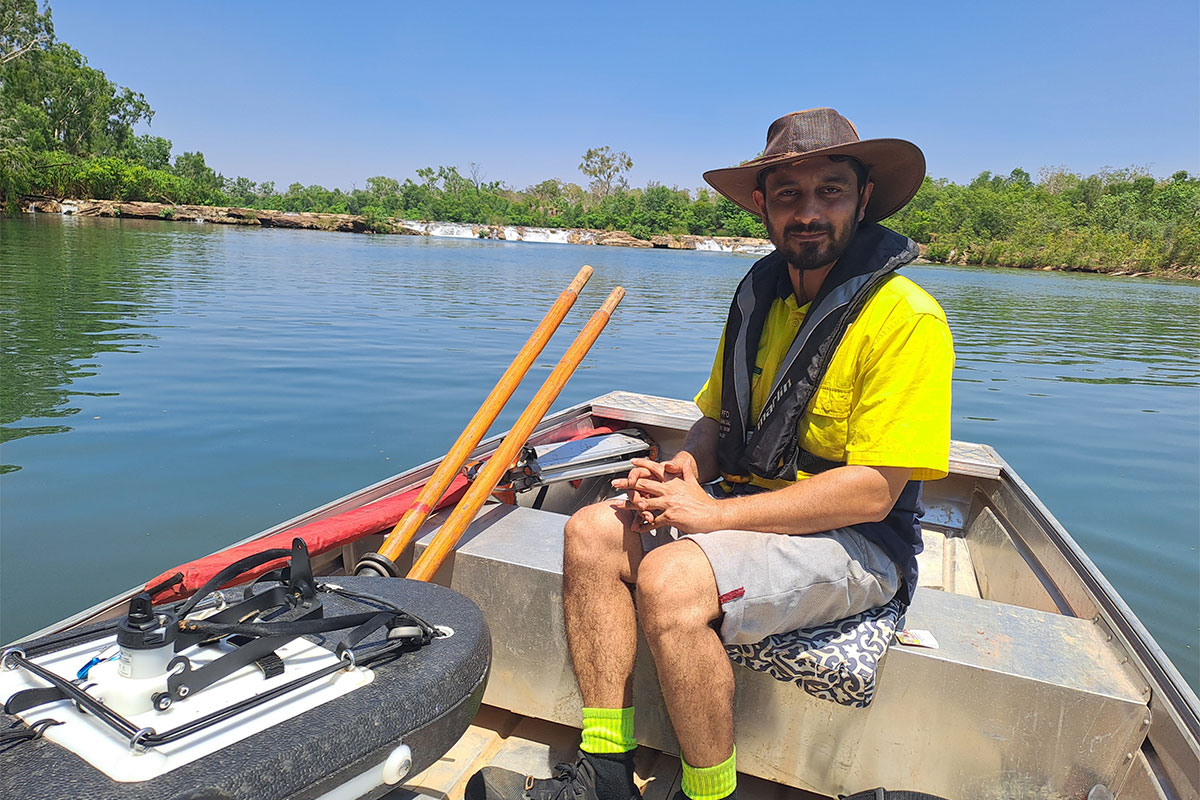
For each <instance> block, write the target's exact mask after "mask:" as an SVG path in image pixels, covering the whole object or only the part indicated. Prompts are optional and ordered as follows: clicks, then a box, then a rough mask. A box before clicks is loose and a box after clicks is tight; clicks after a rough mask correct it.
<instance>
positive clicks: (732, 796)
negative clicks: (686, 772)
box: [671, 787, 737, 800]
mask: <svg viewBox="0 0 1200 800" xmlns="http://www.w3.org/2000/svg"><path fill="white" fill-rule="evenodd" d="M671 800H692V798H690V797H688V796H687V795H686V794H684V793H683V789H680V790H679V791H677V792H676V793H675V796H674V797H672V798H671ZM722 800H737V788H736V787H735V788H734V790H733V791H732V792H730V793H729V794H727V795H725V797H723V798H722Z"/></svg>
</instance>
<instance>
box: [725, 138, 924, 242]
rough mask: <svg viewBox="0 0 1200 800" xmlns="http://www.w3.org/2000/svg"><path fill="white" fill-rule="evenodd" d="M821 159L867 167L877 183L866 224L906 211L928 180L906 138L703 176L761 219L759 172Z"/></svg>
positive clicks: (787, 156) (767, 159) (766, 160)
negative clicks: (850, 158) (757, 196)
mask: <svg viewBox="0 0 1200 800" xmlns="http://www.w3.org/2000/svg"><path fill="white" fill-rule="evenodd" d="M820 156H853V157H854V158H857V159H858V160H859V161H861V162H862V163H863V164H865V165H866V167H867V169H868V170H869V174H870V180H871V182H872V183H874V184H875V188H874V189H873V190H872V192H871V201H870V202H869V203H867V208H866V213H865V215H864V217H863V219H864V221H866V222H878V221H879V220H881V219H886V218H887V217H890V216H891V215H892V214H895V213H896V212H897V211H899V210H900V209H902V208H904V206H905V205H907V204H908V201H909V200H912V199H913V196H914V195H916V193H917V190H918V189H920V188H921V181H923V180H924V179H925V154H924V153H922V152H921V148H919V147H917V146H916V145H915V144H913V143H912V142H907V141H905V140H903V139H866V140H863V141H859V142H850V143H848V144H840V145H837V146H836V147H824V148H821V149H820V150H810V151H808V152H807V153H781V154H779V155H771V156H762V157H760V158H756V159H754V160H753V161H747V162H746V163H745V164H740V165H738V166H736V167H727V168H725V169H714V170H709V171H708V172H706V173H704V180H706V181H708V183H709V185H711V186H712V187H713V188H714V189H716V190H717V191H718V192H720V193H721V194H723V195H725V196H726V197H728V198H729V199H730V200H732V201H733V202H734V203H736V204H737V205H739V206H741V207H742V208H744V209H746V210H747V211H749V212H750V213H751V214H754V215H755V216H759V211H758V206H756V205H755V204H754V190H755V189H756V188H758V173H760V172H762V171H763V170H764V169H767V168H769V167H775V166H779V165H780V164H794V163H797V162H799V161H805V160H808V159H810V158H817V157H820Z"/></svg>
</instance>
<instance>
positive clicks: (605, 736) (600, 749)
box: [579, 707, 637, 755]
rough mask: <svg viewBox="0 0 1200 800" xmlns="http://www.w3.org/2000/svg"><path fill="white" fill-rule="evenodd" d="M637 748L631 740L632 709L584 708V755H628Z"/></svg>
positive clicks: (580, 745)
mask: <svg viewBox="0 0 1200 800" xmlns="http://www.w3.org/2000/svg"><path fill="white" fill-rule="evenodd" d="M635 747H637V741H636V740H635V739H634V738H633V708H632V707H630V708H585V709H584V710H583V741H582V742H580V744H579V749H580V750H582V751H583V752H585V753H593V754H596V755H599V754H601V753H628V752H629V751H630V750H632V749H633V748H635Z"/></svg>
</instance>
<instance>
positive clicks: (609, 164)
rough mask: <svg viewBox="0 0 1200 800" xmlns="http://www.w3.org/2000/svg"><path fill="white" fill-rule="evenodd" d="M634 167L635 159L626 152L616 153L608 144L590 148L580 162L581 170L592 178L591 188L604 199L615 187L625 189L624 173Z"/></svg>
mask: <svg viewBox="0 0 1200 800" xmlns="http://www.w3.org/2000/svg"><path fill="white" fill-rule="evenodd" d="M631 169H633V159H632V158H630V157H629V156H628V155H626V154H625V153H623V152H621V153H614V152H613V151H612V148H611V147H609V146H608V145H605V146H604V147H592V148H589V149H588V151H587V152H586V153H584V154H583V161H581V162H580V163H579V171H580V172H582V173H583V174H584V175H586V176H587V177H589V178H591V179H592V182H591V184H590V186H589V188H590V189H591V190H592V193H593V194H594V195H596V196H597V197H598V198H600V199H601V200H603V199H604V198H605V197H608V196H609V195H610V194H612V192H613V190H614V189H624V188H625V187H626V186H627V184H626V182H625V178H624V174H625V173H626V172H629V170H631Z"/></svg>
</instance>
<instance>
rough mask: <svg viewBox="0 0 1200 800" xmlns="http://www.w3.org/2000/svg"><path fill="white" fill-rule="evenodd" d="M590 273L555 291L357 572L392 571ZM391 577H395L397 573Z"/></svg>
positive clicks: (582, 273) (584, 269)
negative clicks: (376, 553)
mask: <svg viewBox="0 0 1200 800" xmlns="http://www.w3.org/2000/svg"><path fill="white" fill-rule="evenodd" d="M591 277H592V268H591V267H589V266H587V265H584V266H583V267H582V268H581V269H580V270H579V272H578V273H577V274H576V275H575V278H574V279H573V280H572V281H571V283H570V285H569V286H567V288H566V289H565V290H563V292H562V294H560V295H559V296H558V300H556V301H555V302H554V305H553V306H551V308H550V310H549V311H548V312H547V313H546V316H545V317H544V318H543V319H542V321H541V323H540V324H539V325H538V326H537V328H535V329H534V331H533V333H532V334H530V336H529V340H528V341H526V342H525V345H524V346H523V347H522V348H521V349H520V351H518V352H517V355H516V357H515V358H514V359H513V362H512V363H511V364H509V366H508V369H507V370H505V371H504V374H503V375H501V376H500V380H499V381H497V383H496V385H495V387H494V388H493V389H492V391H491V393H490V394H488V396H487V397H486V398H485V399H484V401H483V404H482V405H481V406H480V407H479V410H478V411H476V412H475V416H473V417H471V421H470V422H468V423H467V427H466V428H464V429H463V432H462V433H461V434H459V436H458V440H457V441H456V442H455V443H454V444H453V445H452V446H451V447H450V450H449V451H447V453H446V455H445V457H444V458H443V459H442V463H441V464H439V465H438V467H437V469H436V470H434V472H433V475H431V476H430V477H429V480H428V481H426V482H425V487H424V488H423V489H422V490H421V493H420V494H419V495H418V496H417V499H416V500H414V501H413V504H412V505H411V506H410V507H409V509H408V510H407V511H406V512H404V515H403V516H402V517H400V521H399V522H397V523H396V526H395V527H394V528H392V532H391V533H389V534H388V536H387V538H386V539H385V540H384V542H383V544H382V545H381V546H380V548H379V555H380V556H383V560H382V561H381V560H380V559H366V560H364V561H360V562H359V564H358V566H356V567H355V571H356V572H357V573H358V574H378V573H379V572H381V571H385V570H386V571H391V567H390V566H389V565H390V563H391V562H392V561H394V560H395V559H396V558H398V557H399V556H400V554H401V553H403V552H404V548H406V547H408V545H409V544H410V543H411V542H412V540H413V538H414V537H415V536H416V534H417V529H418V528H420V527H421V523H423V522H424V521H425V519H426V517H428V516H429V514H430V512H432V511H433V509H434V507H435V506H437V504H438V502H439V501H441V499H442V495H444V494H445V493H446V489H447V487H449V486H450V483H451V482H452V481H453V480H454V476H455V475H457V474H458V471H459V469H460V468H461V467H462V465H463V463H464V462H465V461H466V460H467V458H468V457H469V456H470V455H471V452H472V451H473V450H474V449H475V448H476V446H478V444H479V442H480V440H482V439H483V437H484V434H486V433H487V430H488V428H490V427H491V425H492V423H493V422H495V421H496V417H497V416H498V415H499V414H500V411H501V409H503V408H504V404H505V403H507V402H508V400H509V398H510V397H512V394H513V392H514V391H516V388H517V385H518V384H520V382H521V379H522V378H524V377H525V373H527V372H528V371H529V368H530V367H531V366H532V365H533V362H534V360H535V359H537V357H538V355H539V354H540V353H541V352H542V350H543V349H544V348H545V347H546V343H547V342H549V341H550V337H551V336H553V335H554V332H555V331H556V330H558V326H559V324H561V323H562V321H563V317H565V316H566V315H567V312H568V311H570V310H571V306H572V305H574V304H575V300H576V299H577V298H578V297H579V292H580V291H581V290H582V289H583V287H584V286H586V285H587V282H588V279H589V278H591ZM395 577H398V575H397V576H395Z"/></svg>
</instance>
